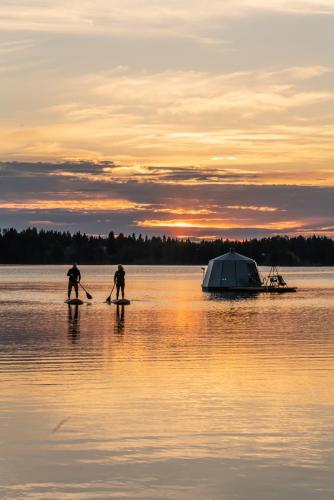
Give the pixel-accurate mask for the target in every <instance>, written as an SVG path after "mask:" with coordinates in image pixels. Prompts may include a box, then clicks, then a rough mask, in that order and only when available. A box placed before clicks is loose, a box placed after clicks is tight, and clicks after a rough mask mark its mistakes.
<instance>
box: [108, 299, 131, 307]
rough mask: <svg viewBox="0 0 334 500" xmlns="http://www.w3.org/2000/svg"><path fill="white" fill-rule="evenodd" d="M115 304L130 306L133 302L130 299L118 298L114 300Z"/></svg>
mask: <svg viewBox="0 0 334 500" xmlns="http://www.w3.org/2000/svg"><path fill="white" fill-rule="evenodd" d="M112 303H113V304H116V305H117V306H128V305H129V304H130V303H131V302H130V301H129V300H128V299H118V300H112Z"/></svg>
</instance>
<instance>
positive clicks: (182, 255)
mask: <svg viewBox="0 0 334 500" xmlns="http://www.w3.org/2000/svg"><path fill="white" fill-rule="evenodd" d="M230 248H234V249H235V251H237V252H240V253H242V254H245V255H247V256H248V257H251V258H253V259H255V260H256V261H257V263H258V264H262V265H271V264H277V265H288V266H289V265H291V266H299V265H306V266H309V265H310V266H312V265H319V266H322V265H323V266H332V265H334V241H333V240H332V239H331V238H328V237H325V236H321V237H319V236H312V237H309V238H304V237H302V236H297V237H287V236H274V237H270V238H262V239H250V240H244V241H232V240H228V239H217V240H214V241H201V242H198V243H197V242H194V241H190V240H187V239H185V240H178V239H176V238H170V237H165V236H163V237H162V238H161V237H159V236H152V237H150V238H148V237H147V236H146V237H143V236H141V235H139V236H136V235H134V234H133V235H129V236H125V235H124V234H119V235H117V236H115V235H114V233H113V232H110V233H109V235H108V237H106V238H105V237H101V236H88V235H86V234H82V233H80V232H78V233H75V234H71V233H69V232H58V231H45V230H41V231H38V230H37V229H35V228H28V229H25V230H23V231H17V230H16V229H3V230H0V263H1V264H69V263H72V262H77V263H79V264H118V263H122V264H199V265H203V264H207V262H208V261H209V260H210V259H212V258H213V257H216V256H218V255H221V254H223V253H225V252H227V251H228V250H229V249H230Z"/></svg>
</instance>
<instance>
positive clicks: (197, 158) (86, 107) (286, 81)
mask: <svg viewBox="0 0 334 500" xmlns="http://www.w3.org/2000/svg"><path fill="white" fill-rule="evenodd" d="M329 71H330V69H329V68H328V67H324V66H313V65H312V66H305V67H296V66H295V67H290V68H266V69H262V70H256V71H254V70H252V71H243V72H230V73H216V74H212V73H208V72H203V71H191V70H187V71H184V70H183V71H172V70H168V71H162V72H158V73H148V72H145V71H140V72H133V71H130V70H127V69H126V68H116V70H115V71H110V72H102V73H98V74H90V75H85V76H78V77H72V78H68V79H67V78H63V79H62V80H61V81H58V80H54V79H53V78H49V79H47V80H46V81H44V83H43V85H44V88H45V89H46V90H45V91H44V95H43V100H44V101H45V102H44V105H43V106H41V107H40V108H34V109H33V110H31V109H30V106H31V103H32V102H34V103H35V102H38V99H39V96H38V89H37V88H36V85H35V82H34V83H33V84H32V83H29V82H27V84H26V87H25V93H24V95H23V96H22V98H21V99H23V102H21V108H20V115H21V116H20V119H21V121H22V123H23V125H22V126H15V125H14V123H13V119H12V118H9V117H8V118H7V120H8V122H7V121H6V120H5V119H3V122H2V123H3V124H1V122H0V132H1V134H2V137H3V140H2V143H1V146H0V154H2V157H3V158H11V159H14V158H16V159H22V158H23V159H31V160H35V161H36V160H38V159H44V160H45V159H47V158H50V159H52V160H54V159H55V158H59V159H64V158H78V159H89V160H91V159H94V160H96V159H98V160H101V159H108V158H110V157H112V158H113V159H114V160H116V161H117V162H118V163H123V164H125V166H126V164H128V163H131V164H135V163H136V162H138V163H140V164H157V163H160V164H174V165H175V164H177V165H180V164H183V165H186V164H189V163H195V162H197V163H200V164H203V163H204V164H205V163H208V162H214V163H217V161H221V162H222V163H223V164H224V163H225V164H226V165H228V164H230V163H231V162H232V161H233V164H235V165H238V166H241V165H247V164H248V165H253V166H254V165H264V164H265V165H271V164H273V163H278V162H281V163H282V164H287V163H296V162H298V163H299V164H301V163H302V162H306V163H309V162H313V161H314V160H317V161H319V162H328V163H329V162H330V161H332V159H333V149H332V141H333V136H334V127H333V125H332V124H331V122H330V121H329V120H330V113H331V110H333V108H334V92H333V90H332V88H331V87H328V88H327V87H326V88H323V87H322V85H320V84H319V83H317V84H315V83H314V82H315V80H316V81H318V80H319V81H320V80H321V78H329V76H330V73H329ZM310 85H311V88H310ZM316 87H318V88H316ZM51 103H52V104H51ZM326 114H328V119H324V117H325V116H326ZM218 158H221V160H218Z"/></svg>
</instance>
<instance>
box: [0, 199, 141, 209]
mask: <svg viewBox="0 0 334 500" xmlns="http://www.w3.org/2000/svg"><path fill="white" fill-rule="evenodd" d="M149 207H150V205H149V204H145V203H134V202H132V201H129V200H119V199H116V200H115V199H114V200H104V199H99V198H97V199H89V200H72V199H71V200H68V199H65V200H64V199H59V200H27V201H19V202H11V201H8V202H0V208H6V209H13V210H53V209H58V210H59V209H60V210H68V211H93V212H98V211H106V210H147V209H148V208H149Z"/></svg>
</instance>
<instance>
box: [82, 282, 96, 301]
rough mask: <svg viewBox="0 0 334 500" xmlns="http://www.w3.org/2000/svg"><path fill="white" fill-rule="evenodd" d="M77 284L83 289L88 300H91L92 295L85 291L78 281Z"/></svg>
mask: <svg viewBox="0 0 334 500" xmlns="http://www.w3.org/2000/svg"><path fill="white" fill-rule="evenodd" d="M79 285H80V286H81V288H82V289H83V291H84V292H85V293H86V297H87V299H88V300H92V298H93V297H92V296H91V294H90V293H88V292H87V290H86V288H85V287H84V286H83V285H82V284H81V283H80V281H79Z"/></svg>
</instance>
